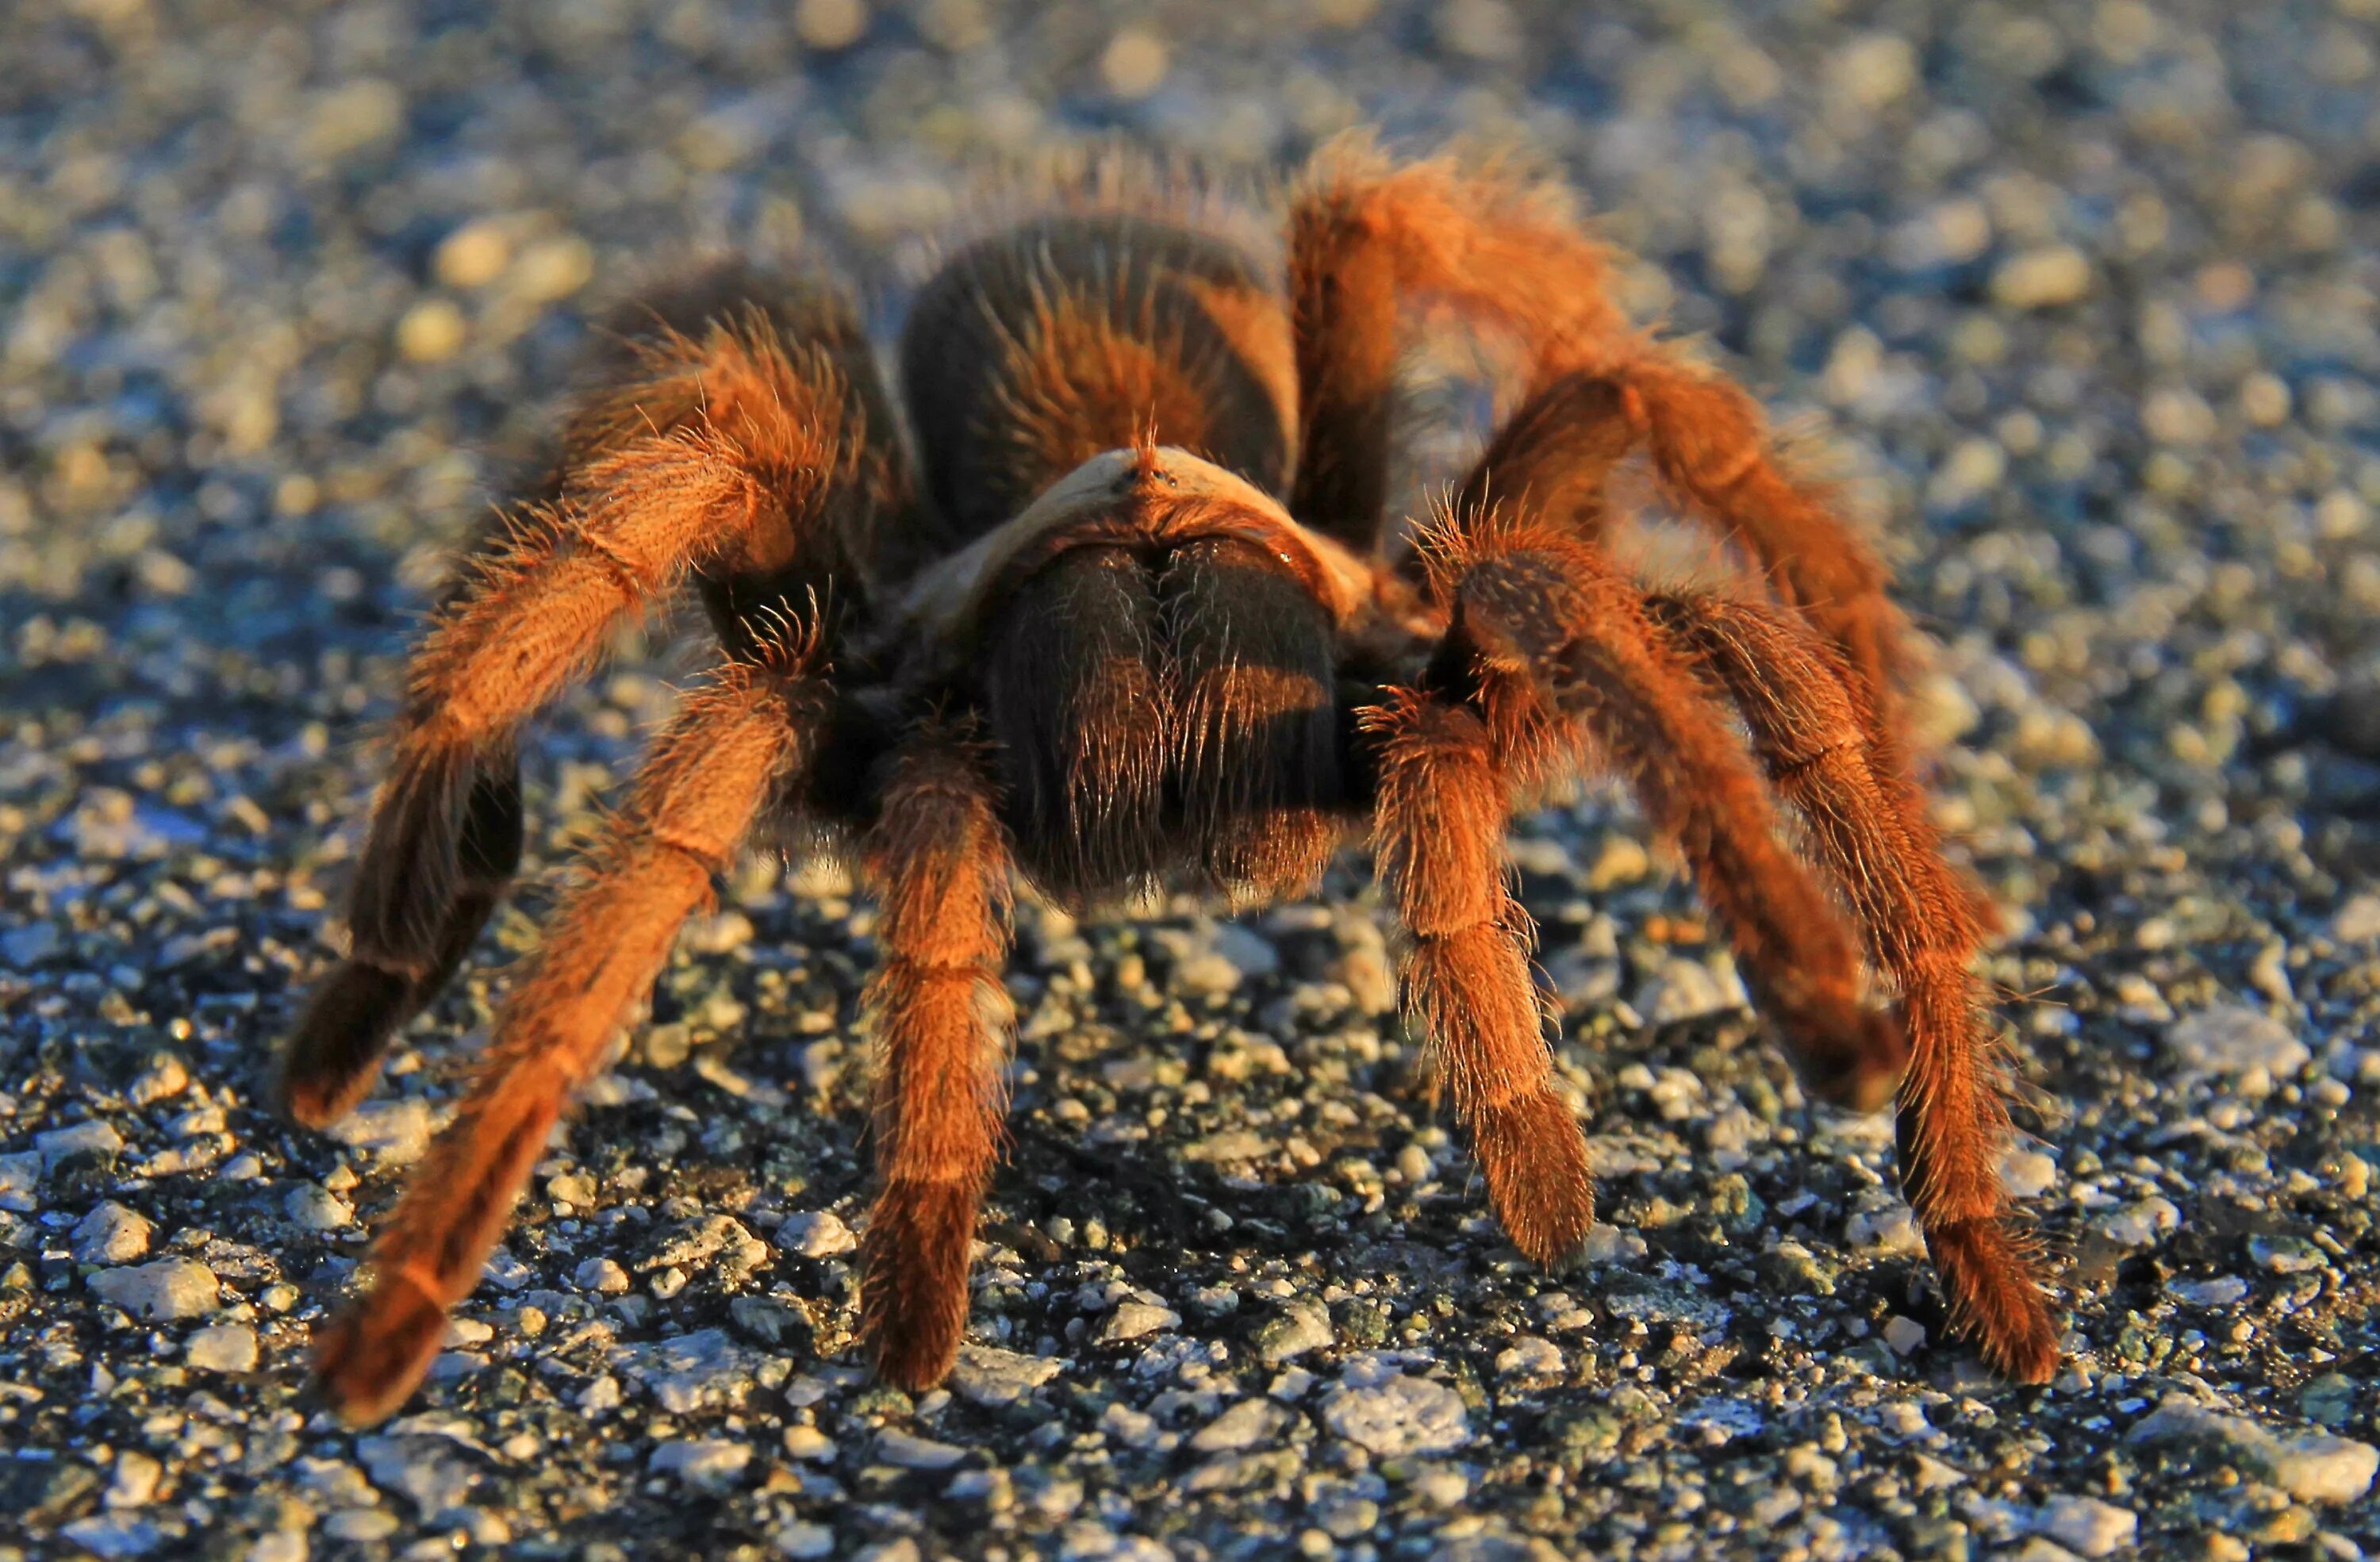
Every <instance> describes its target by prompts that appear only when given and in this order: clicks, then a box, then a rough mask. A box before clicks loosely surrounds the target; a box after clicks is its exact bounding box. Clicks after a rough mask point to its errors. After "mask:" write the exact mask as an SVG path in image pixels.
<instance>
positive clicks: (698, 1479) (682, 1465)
mask: <svg viewBox="0 0 2380 1562" xmlns="http://www.w3.org/2000/svg"><path fill="white" fill-rule="evenodd" d="M751 1462H752V1446H751V1445H750V1444H748V1443H731V1442H728V1441H726V1440H725V1439H723V1438H717V1437H693V1438H676V1439H673V1440H672V1441H670V1442H666V1443H662V1444H659V1445H657V1446H656V1447H654V1449H653V1451H652V1456H651V1457H650V1459H647V1460H646V1461H645V1468H646V1469H648V1470H650V1471H652V1472H653V1473H654V1474H656V1475H674V1476H676V1477H677V1478H678V1479H679V1480H681V1481H683V1482H685V1483H686V1484H687V1485H689V1486H700V1487H702V1488H703V1489H705V1490H706V1491H714V1492H716V1491H724V1490H726V1489H727V1488H728V1487H730V1486H733V1485H734V1484H735V1482H736V1478H737V1477H739V1476H741V1475H742V1474H743V1473H744V1467H745V1466H746V1465H747V1464H749V1463H751Z"/></svg>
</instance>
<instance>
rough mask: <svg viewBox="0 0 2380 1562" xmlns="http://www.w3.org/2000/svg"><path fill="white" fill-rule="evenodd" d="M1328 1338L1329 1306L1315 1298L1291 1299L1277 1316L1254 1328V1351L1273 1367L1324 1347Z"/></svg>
mask: <svg viewBox="0 0 2380 1562" xmlns="http://www.w3.org/2000/svg"><path fill="white" fill-rule="evenodd" d="M1330 1339H1331V1334H1330V1309H1329V1308H1327V1307H1325V1306H1323V1305H1322V1304H1321V1303H1320V1302H1305V1301H1298V1302H1289V1303H1287V1304H1286V1305H1285V1306H1283V1307H1282V1308H1281V1316H1279V1317H1277V1318H1271V1319H1268V1320H1267V1321H1266V1322H1265V1323H1264V1324H1263V1326H1260V1327H1259V1328H1258V1329H1257V1337H1256V1346H1257V1357H1258V1358H1259V1359H1261V1360H1262V1361H1263V1362H1264V1363H1265V1365H1267V1366H1270V1367H1277V1366H1279V1365H1281V1363H1282V1362H1286V1361H1289V1360H1290V1359H1291V1358H1293V1357H1296V1356H1303V1355H1304V1354H1305V1352H1307V1351H1308V1350H1325V1349H1327V1348H1328V1347H1329V1346H1330Z"/></svg>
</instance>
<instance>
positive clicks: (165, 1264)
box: [91, 1258, 220, 1323]
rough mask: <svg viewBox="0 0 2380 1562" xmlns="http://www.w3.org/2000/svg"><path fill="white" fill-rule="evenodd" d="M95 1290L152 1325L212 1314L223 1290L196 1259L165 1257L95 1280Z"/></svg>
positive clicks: (204, 1266)
mask: <svg viewBox="0 0 2380 1562" xmlns="http://www.w3.org/2000/svg"><path fill="white" fill-rule="evenodd" d="M91 1290H95V1291H97V1292H98V1293H99V1294H100V1295H102V1296H103V1297H105V1298H106V1299H107V1300H108V1301H110V1302H114V1303H115V1305H117V1306H118V1307H121V1308H123V1309H124V1310H125V1311H126V1312H128V1313H132V1314H138V1315H139V1316H140V1317H142V1318H145V1319H147V1320H148V1321H150V1322H151V1323H165V1322H170V1321H171V1320H173V1319H176V1318H195V1317H197V1316H199V1315H200V1314H202V1313H212V1312H213V1311H214V1309H215V1302H216V1299H217V1296H218V1294H219V1290H220V1288H219V1287H218V1285H217V1284H216V1281H215V1272H214V1271H213V1270H212V1269H210V1268H208V1267H207V1266H206V1265H203V1264H201V1263H200V1262H199V1261H198V1260H197V1259H195V1258H161V1259H159V1260H157V1262H156V1263H154V1264H141V1265H135V1266H134V1267H132V1268H129V1269H108V1270H103V1271H102V1272H101V1273H99V1274H96V1275H93V1276H92V1277H91Z"/></svg>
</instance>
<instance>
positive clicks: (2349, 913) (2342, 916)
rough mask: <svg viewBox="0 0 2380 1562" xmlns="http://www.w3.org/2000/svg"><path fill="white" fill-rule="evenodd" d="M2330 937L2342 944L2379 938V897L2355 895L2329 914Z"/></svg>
mask: <svg viewBox="0 0 2380 1562" xmlns="http://www.w3.org/2000/svg"><path fill="white" fill-rule="evenodd" d="M2330 936H2331V937H2332V938H2337V939H2338V941H2339V942H2340V943H2342V944H2362V943H2369V942H2370V941H2372V940H2373V939H2374V938H2380V895H2357V896H2355V897H2354V898H2352V899H2351V900H2350V901H2348V902H2347V903H2346V904H2344V905H2342V906H2340V907H2339V908H2338V910H2337V911H2335V912H2333V913H2331V916H2330Z"/></svg>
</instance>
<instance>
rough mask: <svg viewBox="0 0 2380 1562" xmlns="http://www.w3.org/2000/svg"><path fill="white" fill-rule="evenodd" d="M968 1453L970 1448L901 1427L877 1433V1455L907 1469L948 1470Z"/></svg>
mask: <svg viewBox="0 0 2380 1562" xmlns="http://www.w3.org/2000/svg"><path fill="white" fill-rule="evenodd" d="M966 1456H967V1451H966V1450H965V1448H962V1447H958V1446H956V1445H955V1444H952V1443H938V1442H936V1441H934V1440H933V1439H932V1438H930V1437H920V1436H918V1435H916V1434H915V1433H909V1432H904V1431H902V1430H900V1429H899V1428H898V1427H892V1426H888V1427H886V1428H885V1429H884V1430H883V1431H881V1432H880V1433H878V1434H877V1435H876V1457H877V1458H878V1459H882V1460H883V1461H884V1462H885V1463H887V1464H894V1465H898V1466H900V1467H901V1468H902V1469H904V1470H948V1469H949V1468H950V1467H951V1466H953V1465H954V1464H956V1463H958V1462H959V1461H960V1460H961V1459H965V1458H966Z"/></svg>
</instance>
